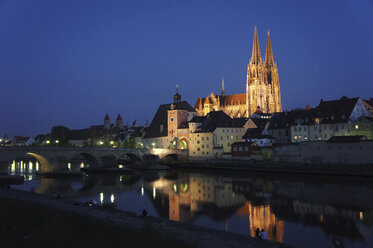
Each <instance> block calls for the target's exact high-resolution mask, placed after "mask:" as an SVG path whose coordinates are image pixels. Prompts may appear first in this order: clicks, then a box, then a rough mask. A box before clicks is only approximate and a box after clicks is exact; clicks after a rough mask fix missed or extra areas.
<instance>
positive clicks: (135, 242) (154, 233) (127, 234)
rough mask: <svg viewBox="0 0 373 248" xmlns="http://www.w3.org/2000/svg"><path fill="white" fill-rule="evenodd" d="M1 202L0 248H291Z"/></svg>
mask: <svg viewBox="0 0 373 248" xmlns="http://www.w3.org/2000/svg"><path fill="white" fill-rule="evenodd" d="M0 203H1V204H0V240H1V243H0V247H7V248H8V247H38V248H43V247H46V248H54V247H105V248H106V247H180V248H183V247H201V248H202V247H203V248H204V247H214V248H225V247H229V248H241V247H246V248H250V247H251V248H253V247H255V248H261V247H263V248H268V247H271V248H275V247H276V248H280V247H287V246H285V245H283V244H279V243H276V242H272V241H260V240H255V239H253V238H250V237H247V236H242V235H238V234H234V233H228V232H224V231H219V230H213V229H208V228H204V227H198V226H195V225H191V224H187V223H178V222H174V221H170V220H166V219H161V218H156V217H152V216H147V217H143V218H141V217H137V216H136V215H135V214H134V213H129V212H125V211H120V210H115V209H112V208H102V207H100V208H90V207H88V206H86V205H85V204H83V205H79V206H77V205H76V204H75V203H74V202H71V201H68V200H64V199H56V198H54V197H52V196H48V195H40V194H35V193H30V192H23V191H18V190H11V189H0Z"/></svg>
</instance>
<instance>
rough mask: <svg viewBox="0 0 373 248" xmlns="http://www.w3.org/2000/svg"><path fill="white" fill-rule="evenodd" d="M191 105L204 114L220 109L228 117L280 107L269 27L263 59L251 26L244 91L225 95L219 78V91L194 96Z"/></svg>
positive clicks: (279, 109)
mask: <svg viewBox="0 0 373 248" xmlns="http://www.w3.org/2000/svg"><path fill="white" fill-rule="evenodd" d="M194 108H195V110H196V111H197V113H198V115H200V116H205V115H207V114H208V113H209V112H211V111H219V110H222V111H224V112H225V113H226V114H227V115H229V116H230V117H232V118H238V117H250V116H251V115H252V114H253V113H254V112H257V111H260V112H263V113H274V112H281V111H282V104H281V93H280V81H279V77H278V70H277V65H276V63H275V61H274V59H273V52H272V45H271V38H270V35H269V31H268V35H267V47H266V54H265V60H264V61H263V59H262V56H261V54H260V48H259V39H258V33H257V29H256V26H255V30H254V42H253V51H252V56H251V59H250V63H249V65H248V67H247V80H246V93H243V94H235V95H225V89H224V79H223V81H222V92H221V95H215V94H214V93H211V95H209V96H207V97H201V98H198V99H197V102H196V104H195V106H194Z"/></svg>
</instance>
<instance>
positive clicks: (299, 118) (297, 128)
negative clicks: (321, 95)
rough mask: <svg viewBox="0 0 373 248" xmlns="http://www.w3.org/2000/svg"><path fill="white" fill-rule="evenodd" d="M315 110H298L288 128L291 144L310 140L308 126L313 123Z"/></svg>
mask: <svg viewBox="0 0 373 248" xmlns="http://www.w3.org/2000/svg"><path fill="white" fill-rule="evenodd" d="M314 114H315V109H311V108H310V109H304V110H299V111H298V113H296V116H295V118H294V120H293V121H292V122H291V126H290V137H291V142H292V143H296V142H302V141H308V140H309V139H310V134H309V125H310V124H312V122H313V116H314Z"/></svg>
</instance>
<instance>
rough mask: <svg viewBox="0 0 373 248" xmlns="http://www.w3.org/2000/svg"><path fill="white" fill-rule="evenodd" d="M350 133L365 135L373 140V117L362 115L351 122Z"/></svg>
mask: <svg viewBox="0 0 373 248" xmlns="http://www.w3.org/2000/svg"><path fill="white" fill-rule="evenodd" d="M348 134H349V135H364V136H365V137H367V138H368V139H369V140H373V117H366V116H360V117H359V118H357V119H356V120H355V121H353V122H351V123H350V128H349V132H348Z"/></svg>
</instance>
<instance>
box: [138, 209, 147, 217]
mask: <svg viewBox="0 0 373 248" xmlns="http://www.w3.org/2000/svg"><path fill="white" fill-rule="evenodd" d="M147 214H148V212H146V210H145V209H142V210H141V209H139V211H137V214H136V215H137V216H138V217H144V216H146V215H147Z"/></svg>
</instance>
